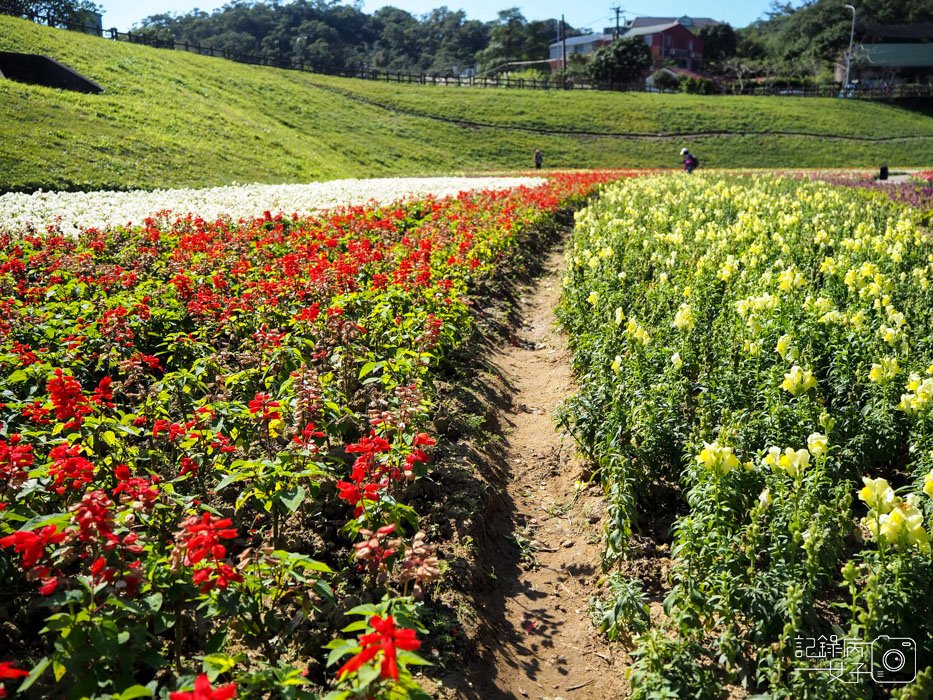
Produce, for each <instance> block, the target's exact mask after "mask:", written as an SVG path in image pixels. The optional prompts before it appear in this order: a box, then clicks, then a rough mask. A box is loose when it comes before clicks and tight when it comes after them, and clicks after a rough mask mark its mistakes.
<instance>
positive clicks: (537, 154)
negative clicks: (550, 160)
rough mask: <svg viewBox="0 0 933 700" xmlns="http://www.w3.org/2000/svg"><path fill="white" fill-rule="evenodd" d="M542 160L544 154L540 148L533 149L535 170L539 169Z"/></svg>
mask: <svg viewBox="0 0 933 700" xmlns="http://www.w3.org/2000/svg"><path fill="white" fill-rule="evenodd" d="M543 162H544V154H543V153H541V149H540V148H536V149H535V170H541V164H542V163H543Z"/></svg>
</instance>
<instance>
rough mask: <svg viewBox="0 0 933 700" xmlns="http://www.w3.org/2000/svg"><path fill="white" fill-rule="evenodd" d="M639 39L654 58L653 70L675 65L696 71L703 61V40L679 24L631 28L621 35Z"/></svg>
mask: <svg viewBox="0 0 933 700" xmlns="http://www.w3.org/2000/svg"><path fill="white" fill-rule="evenodd" d="M629 37H641V38H643V39H644V40H645V42H646V43H647V44H648V48H649V49H650V50H651V55H652V57H653V58H654V68H655V69H657V68H660V67H661V66H663V65H670V64H673V65H676V66H678V67H679V68H686V69H687V70H691V71H692V70H698V69H699V68H700V64H701V62H702V61H703V40H702V39H700V37H698V36H694V35H693V33H692V32H691V31H690V30H689V29H687V28H686V27H685V26H684V25H682V24H681V23H680V22H670V23H669V24H656V25H650V26H646V27H633V28H631V29H629V30H628V31H627V32H625V33H624V34H623V35H622V38H623V39H628V38H629Z"/></svg>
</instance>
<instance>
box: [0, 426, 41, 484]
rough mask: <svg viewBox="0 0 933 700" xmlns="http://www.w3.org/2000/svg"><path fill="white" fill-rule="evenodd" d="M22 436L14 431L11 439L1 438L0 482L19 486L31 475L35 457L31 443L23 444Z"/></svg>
mask: <svg viewBox="0 0 933 700" xmlns="http://www.w3.org/2000/svg"><path fill="white" fill-rule="evenodd" d="M21 441H22V436H20V435H19V434H17V433H14V434H13V435H11V436H10V441H9V442H6V441H5V440H0V483H2V482H3V481H6V482H7V483H8V484H9V485H10V486H12V487H15V486H19V485H20V484H21V483H22V482H23V481H25V479H26V477H27V476H28V475H29V469H30V468H31V467H32V465H33V462H34V461H35V457H34V456H33V454H32V446H31V445H21V444H19V443H20V442H21Z"/></svg>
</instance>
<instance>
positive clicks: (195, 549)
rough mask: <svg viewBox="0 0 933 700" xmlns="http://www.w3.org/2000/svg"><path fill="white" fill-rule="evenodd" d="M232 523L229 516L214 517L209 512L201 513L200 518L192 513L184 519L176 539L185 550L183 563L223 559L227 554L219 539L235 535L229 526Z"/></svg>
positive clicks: (227, 538) (234, 529) (189, 563)
mask: <svg viewBox="0 0 933 700" xmlns="http://www.w3.org/2000/svg"><path fill="white" fill-rule="evenodd" d="M232 523H233V521H232V520H230V518H216V519H215V518H214V516H212V515H211V514H210V513H202V514H201V517H200V518H199V517H197V516H194V515H193V516H191V517H190V518H187V519H186V520H184V521H183V522H182V523H181V528H182V529H181V530H179V537H178V539H179V544H181V545H182V546H183V547H184V548H185V551H186V556H185V563H186V564H188V565H191V564H197V563H198V562H200V561H203V560H204V559H223V558H224V557H225V556H226V555H227V548H226V547H224V546H223V545H222V544H221V543H220V541H221V540H222V539H224V540H230V539H234V538H235V537H236V536H237V532H236V528H232V527H230V525H231V524H232Z"/></svg>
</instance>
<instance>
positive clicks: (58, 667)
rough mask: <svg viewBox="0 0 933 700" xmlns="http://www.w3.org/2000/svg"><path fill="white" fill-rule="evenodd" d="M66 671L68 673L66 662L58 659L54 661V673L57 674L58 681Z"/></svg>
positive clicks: (56, 680)
mask: <svg viewBox="0 0 933 700" xmlns="http://www.w3.org/2000/svg"><path fill="white" fill-rule="evenodd" d="M66 673H68V669H67V668H65V664H63V663H62V662H61V661H58V660H53V661H52V675H54V676H55V682H56V683H57V682H58V681H60V680H61V679H62V678H64V677H65V674H66Z"/></svg>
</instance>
